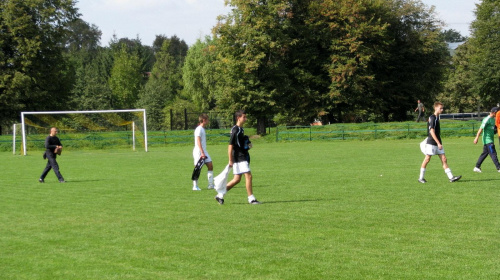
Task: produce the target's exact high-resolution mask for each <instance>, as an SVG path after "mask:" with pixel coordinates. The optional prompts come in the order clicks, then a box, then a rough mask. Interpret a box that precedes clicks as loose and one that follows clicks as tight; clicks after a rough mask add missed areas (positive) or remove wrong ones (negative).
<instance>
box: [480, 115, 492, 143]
mask: <svg viewBox="0 0 500 280" xmlns="http://www.w3.org/2000/svg"><path fill="white" fill-rule="evenodd" d="M481 128H482V129H483V145H486V144H490V143H493V139H494V136H495V118H492V117H490V116H487V117H486V118H484V119H483V122H482V123H481Z"/></svg>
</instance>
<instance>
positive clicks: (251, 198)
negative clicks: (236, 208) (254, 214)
mask: <svg viewBox="0 0 500 280" xmlns="http://www.w3.org/2000/svg"><path fill="white" fill-rule="evenodd" d="M253 200H257V199H256V198H255V196H253V194H252V195H251V196H249V197H248V202H252V201H253Z"/></svg>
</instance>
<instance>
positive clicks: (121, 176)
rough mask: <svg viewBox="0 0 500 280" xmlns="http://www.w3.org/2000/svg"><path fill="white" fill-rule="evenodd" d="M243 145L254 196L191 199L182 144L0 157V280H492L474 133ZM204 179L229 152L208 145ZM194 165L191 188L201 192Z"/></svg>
mask: <svg viewBox="0 0 500 280" xmlns="http://www.w3.org/2000/svg"><path fill="white" fill-rule="evenodd" d="M263 142H264V141H262V142H259V139H256V141H254V148H253V149H252V151H251V155H252V165H251V167H252V172H253V176H254V192H255V195H256V197H257V198H258V199H259V200H261V201H262V202H263V204H262V205H249V204H248V203H247V202H246V194H245V190H244V183H243V182H242V183H240V185H238V187H237V188H235V189H233V190H231V191H230V192H229V193H228V194H227V195H226V204H225V205H223V206H219V205H218V204H217V203H216V201H215V200H214V199H213V198H214V195H215V192H214V191H209V190H206V188H205V187H204V190H203V191H201V192H193V191H191V186H192V183H191V181H190V180H189V178H190V175H191V171H192V164H193V163H192V158H191V150H192V147H191V146H171V147H168V148H152V149H151V150H150V152H148V153H145V152H131V151H128V150H107V151H95V152H92V151H75V150H67V151H66V152H65V153H64V154H63V155H62V156H61V157H60V158H58V161H59V164H60V166H61V172H62V174H63V175H64V176H65V179H66V180H67V181H68V182H67V183H66V184H59V183H57V179H56V177H55V175H54V173H53V172H51V173H49V175H48V177H47V178H46V183H45V184H39V183H38V182H37V179H38V176H39V175H40V173H41V171H42V169H43V167H44V164H45V161H44V160H42V158H41V152H31V153H30V154H29V155H28V156H14V155H12V154H11V153H9V152H4V153H0V161H1V162H2V163H3V164H2V166H3V167H2V175H1V176H0V193H1V201H0V279H211V278H219V279H498V278H500V258H499V257H498V256H499V253H500V239H499V236H500V215H499V205H500V174H498V173H497V172H496V170H495V168H494V166H493V164H492V163H491V160H490V159H487V160H486V161H485V163H484V165H483V173H481V174H478V173H473V172H472V168H473V167H474V164H475V161H476V160H477V157H478V156H479V154H480V152H481V150H482V147H481V146H480V145H478V146H474V145H473V144H472V138H455V139H446V138H445V139H444V144H445V149H446V151H447V156H448V158H449V164H450V166H451V168H452V171H453V172H454V174H456V175H460V174H461V175H463V179H462V180H461V181H459V182H457V183H453V184H452V183H449V182H448V179H447V177H446V175H445V174H444V172H443V170H442V168H441V166H440V163H439V159H438V158H433V159H432V160H431V162H430V164H429V166H428V171H427V175H426V179H427V180H428V183H427V184H425V185H424V184H420V183H418V182H417V178H418V172H419V168H420V164H421V161H422V159H423V155H422V154H421V153H420V151H419V142H420V139H418V140H417V139H415V140H377V141H335V142H300V143H263ZM208 149H209V152H210V155H211V156H212V158H213V160H214V165H215V172H216V173H218V172H220V171H221V170H222V169H223V167H224V165H225V164H226V162H227V159H226V157H227V156H226V153H227V146H226V145H211V146H209V148H208ZM205 174H206V173H205V169H204V170H203V172H202V176H201V180H200V182H201V184H200V186H205V184H206V176H205Z"/></svg>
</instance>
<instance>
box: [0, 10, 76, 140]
mask: <svg viewBox="0 0 500 280" xmlns="http://www.w3.org/2000/svg"><path fill="white" fill-rule="evenodd" d="M77 17H78V13H77V10H76V9H75V7H74V1H73V0H58V1H41V0H7V1H5V0H4V1H1V2H0V127H1V126H4V125H7V124H10V122H11V121H13V120H18V119H19V112H20V111H33V110H44V109H45V110H50V109H58V108H62V107H63V106H64V105H65V102H66V101H67V100H68V92H69V90H70V89H71V86H72V85H71V81H72V80H71V78H72V75H71V73H70V72H71V71H70V70H71V69H70V66H69V65H68V62H67V61H66V60H65V59H64V57H63V49H64V44H62V43H63V39H65V38H66V32H68V29H67V25H68V23H70V22H71V21H73V20H76V19H77ZM0 132H1V131H0Z"/></svg>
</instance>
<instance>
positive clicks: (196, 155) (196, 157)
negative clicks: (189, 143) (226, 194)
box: [193, 147, 201, 191]
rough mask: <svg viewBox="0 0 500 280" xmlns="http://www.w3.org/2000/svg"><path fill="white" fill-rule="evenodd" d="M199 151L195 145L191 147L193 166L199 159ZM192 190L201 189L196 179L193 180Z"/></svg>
mask: <svg viewBox="0 0 500 280" xmlns="http://www.w3.org/2000/svg"><path fill="white" fill-rule="evenodd" d="M200 157H201V153H200V151H199V150H198V149H197V148H196V147H195V148H194V149H193V162H194V167H195V168H196V165H197V164H198V161H199V160H200ZM193 191H201V189H200V188H199V187H198V180H193Z"/></svg>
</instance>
